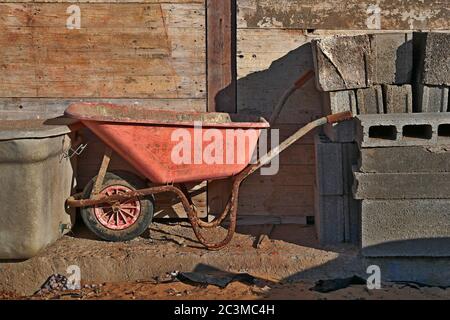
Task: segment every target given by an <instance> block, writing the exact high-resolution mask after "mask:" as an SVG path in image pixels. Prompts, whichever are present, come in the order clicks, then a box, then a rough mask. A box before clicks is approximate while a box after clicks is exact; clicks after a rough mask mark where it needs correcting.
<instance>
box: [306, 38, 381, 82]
mask: <svg viewBox="0 0 450 320" xmlns="http://www.w3.org/2000/svg"><path fill="white" fill-rule="evenodd" d="M312 49H313V58H314V66H315V70H316V85H317V88H318V89H319V90H320V91H337V90H347V89H356V88H366V87H368V86H369V85H370V83H369V79H370V78H371V77H370V75H371V73H372V70H371V69H370V66H371V63H368V62H369V61H371V60H372V53H371V50H370V41H369V37H368V36H367V35H358V36H334V37H327V38H322V39H318V40H313V41H312Z"/></svg>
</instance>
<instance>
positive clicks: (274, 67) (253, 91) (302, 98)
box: [237, 43, 321, 125]
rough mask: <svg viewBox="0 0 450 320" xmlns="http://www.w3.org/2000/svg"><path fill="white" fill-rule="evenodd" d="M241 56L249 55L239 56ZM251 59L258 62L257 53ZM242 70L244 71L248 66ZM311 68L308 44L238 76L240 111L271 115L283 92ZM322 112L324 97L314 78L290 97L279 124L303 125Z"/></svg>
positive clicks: (311, 60)
mask: <svg viewBox="0 0 450 320" xmlns="http://www.w3.org/2000/svg"><path fill="white" fill-rule="evenodd" d="M238 59H248V58H246V57H245V56H242V55H241V56H239V55H238ZM252 59H253V60H255V61H254V62H255V65H257V63H258V59H259V58H258V56H257V55H253V57H252ZM238 64H239V61H238ZM241 64H245V62H242V63H241ZM242 69H244V70H245V66H243V67H242ZM311 69H314V63H313V58H312V49H311V44H310V43H306V44H303V45H301V46H300V47H298V48H296V49H294V50H292V51H290V52H289V53H288V54H287V55H285V56H283V57H281V58H279V59H277V60H275V61H273V62H272V64H271V65H270V67H269V68H268V69H266V70H263V71H257V72H254V73H250V74H248V75H246V76H244V77H242V78H240V79H238V81H237V106H238V107H237V109H238V112H239V113H249V114H254V115H260V116H263V117H265V118H270V116H271V114H272V110H273V108H274V107H275V105H276V103H277V102H278V100H279V98H280V97H281V96H282V95H283V93H284V91H285V90H287V89H288V88H289V87H290V86H291V85H292V84H294V83H295V81H297V80H298V79H299V78H300V76H301V75H303V74H304V73H305V72H307V71H308V70H311ZM320 115H321V96H320V93H319V92H318V91H317V89H316V88H315V84H314V81H310V82H308V83H307V84H306V85H305V87H304V88H303V89H301V90H299V91H298V92H296V93H294V95H293V96H292V97H291V98H290V99H289V101H288V103H287V104H286V106H285V109H284V110H283V111H282V112H281V114H280V118H279V121H278V123H280V124H298V125H300V124H303V123H307V122H309V121H311V120H313V119H315V118H316V117H317V116H320Z"/></svg>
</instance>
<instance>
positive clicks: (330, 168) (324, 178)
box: [314, 135, 344, 195]
mask: <svg viewBox="0 0 450 320" xmlns="http://www.w3.org/2000/svg"><path fill="white" fill-rule="evenodd" d="M314 144H315V152H316V183H317V191H318V192H319V194H320V195H343V194H344V186H343V178H342V177H343V167H342V145H341V144H340V143H333V142H331V141H330V140H329V139H328V138H327V137H325V136H324V135H317V136H316V137H315V140H314Z"/></svg>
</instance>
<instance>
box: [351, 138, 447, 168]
mask: <svg viewBox="0 0 450 320" xmlns="http://www.w3.org/2000/svg"><path fill="white" fill-rule="evenodd" d="M360 153H361V157H360V159H359V166H358V170H359V171H360V172H366V173H396V172H405V173H408V172H409V173H413V172H446V171H447V172H450V145H448V146H445V145H439V146H434V147H433V146H429V147H420V146H419V147H414V146H412V147H390V148H363V149H361V150H360Z"/></svg>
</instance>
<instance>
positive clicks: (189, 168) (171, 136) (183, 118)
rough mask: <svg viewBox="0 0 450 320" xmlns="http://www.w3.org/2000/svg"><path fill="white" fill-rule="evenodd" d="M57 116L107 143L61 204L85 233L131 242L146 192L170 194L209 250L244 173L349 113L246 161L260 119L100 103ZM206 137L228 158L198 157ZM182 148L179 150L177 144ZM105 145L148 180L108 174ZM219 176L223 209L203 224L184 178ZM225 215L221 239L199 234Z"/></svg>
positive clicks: (146, 216)
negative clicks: (227, 183) (228, 186)
mask: <svg viewBox="0 0 450 320" xmlns="http://www.w3.org/2000/svg"><path fill="white" fill-rule="evenodd" d="M312 76H313V73H312V72H308V73H307V74H306V75H304V76H303V77H302V78H300V79H299V80H298V81H297V82H296V83H295V84H294V85H293V86H292V88H290V89H289V90H288V91H287V93H286V94H285V95H284V96H283V97H282V99H281V101H280V103H279V104H278V105H277V107H276V108H275V110H274V112H273V115H272V118H271V123H274V122H275V120H276V119H277V117H278V114H279V113H280V111H281V109H282V107H283V105H284V104H285V102H286V100H287V99H288V97H289V95H290V94H291V93H292V92H294V91H295V90H297V89H298V88H300V87H301V86H302V85H303V84H304V83H306V81H308V80H309V79H310V78H312ZM65 115H66V116H68V117H70V118H75V119H78V120H79V121H80V122H81V123H82V124H83V125H84V126H86V127H87V128H89V129H90V130H91V131H92V132H93V133H94V134H95V135H96V136H98V137H99V138H100V140H102V141H103V142H104V143H105V145H106V146H107V147H106V150H105V152H104V156H103V161H102V164H101V166H100V168H99V171H98V175H97V176H96V177H94V178H93V179H92V180H91V181H90V182H89V183H88V185H87V186H86V187H85V189H84V191H83V192H82V193H78V194H75V195H73V196H71V197H70V198H69V199H67V202H66V204H67V205H68V206H70V207H78V208H80V212H81V216H82V219H83V221H84V222H85V224H86V225H87V227H88V228H89V229H90V230H91V231H92V232H93V233H95V234H96V235H97V236H99V237H100V238H102V239H104V240H108V241H127V240H131V239H133V238H135V237H137V236H139V235H141V234H142V233H143V232H144V231H145V230H146V229H147V228H148V226H149V224H150V223H151V221H152V218H153V210H154V202H155V199H154V195H156V194H160V193H173V194H175V195H176V196H177V197H178V198H179V199H180V201H181V203H182V205H183V208H184V210H185V211H186V214H187V217H188V219H189V222H190V224H191V226H192V228H193V231H194V233H195V236H196V237H197V239H198V240H199V242H200V243H201V244H202V245H204V246H205V247H206V248H208V249H210V250H218V249H221V248H223V247H224V246H226V245H227V244H228V243H229V242H230V241H231V240H232V237H233V235H234V232H235V229H236V218H237V206H238V197H239V187H240V186H241V183H242V182H243V181H244V180H245V179H246V178H247V177H248V176H249V175H251V174H252V173H254V172H255V171H257V170H258V169H260V168H261V167H263V166H264V165H266V164H268V163H270V161H271V160H272V159H273V158H275V157H276V156H278V155H279V154H280V153H281V152H283V151H284V150H286V148H288V147H289V146H291V145H292V144H293V143H295V142H296V141H297V140H299V139H300V138H302V137H303V136H304V135H305V134H307V133H308V132H310V131H311V130H313V129H314V128H317V127H319V126H321V125H323V124H326V123H336V122H340V121H344V120H347V119H350V118H352V116H353V115H352V114H351V113H350V112H343V113H339V114H334V115H330V116H327V117H323V118H320V119H317V120H315V121H312V122H311V123H309V124H307V125H306V126H304V127H303V128H301V129H299V130H298V131H297V132H295V133H294V134H293V135H292V136H290V137H289V138H287V139H286V140H285V141H283V142H282V143H281V144H280V145H279V146H278V147H276V148H274V149H272V150H270V151H269V152H267V153H266V154H265V155H263V156H262V157H260V158H259V159H257V160H256V161H251V160H252V157H251V155H252V154H253V152H254V151H255V149H256V147H257V143H258V139H259V136H260V134H261V131H262V130H264V129H268V128H269V127H270V124H269V122H267V121H266V120H264V119H263V118H259V117H251V116H246V117H243V116H239V115H236V114H226V113H206V112H177V111H165V110H150V109H148V108H145V107H141V106H136V105H133V106H123V105H114V104H105V103H75V104H72V105H70V106H69V108H68V109H67V110H66V112H65ZM205 136H208V139H205ZM183 138H184V140H183ZM239 139H240V144H239ZM213 140H214V143H213V145H214V146H215V147H216V148H215V150H214V152H211V155H212V157H213V158H214V159H215V160H220V159H221V156H222V159H224V158H226V159H227V160H231V161H211V159H203V158H202V155H204V152H205V149H207V148H208V147H209V148H211V143H212V141H213ZM183 146H185V147H186V146H187V148H185V149H183V148H182V147H183ZM189 150H191V152H190V151H189ZM113 151H114V152H115V153H117V154H118V155H120V156H121V157H122V158H123V159H125V160H126V161H127V162H128V163H129V164H130V165H131V166H132V167H133V168H134V169H136V171H137V172H138V173H140V175H142V176H143V177H145V178H147V179H148V180H149V181H150V182H151V186H150V185H149V184H148V183H146V182H145V181H142V179H140V178H138V177H137V176H134V175H133V174H131V173H125V172H121V173H114V172H109V171H108V166H109V162H110V159H111V155H112V152H113ZM230 154H231V155H233V156H230ZM238 158H239V159H238ZM225 178H231V179H232V190H231V196H230V198H229V199H228V202H227V204H226V207H225V209H224V211H223V212H222V213H221V214H220V215H219V216H217V217H216V218H215V219H214V220H213V221H211V222H206V221H203V220H201V219H200V218H198V215H197V212H196V208H195V206H194V204H193V202H192V199H191V197H190V195H189V192H188V189H187V187H186V184H187V183H192V182H195V183H197V182H203V181H213V180H219V179H225ZM228 216H229V220H230V222H229V225H228V232H227V235H226V237H225V238H224V239H223V240H221V241H218V242H215V243H211V242H209V241H208V240H206V239H205V237H204V236H203V233H202V229H208V228H215V227H218V226H219V225H220V224H221V223H222V222H223V221H224V220H225V218H227V217H228Z"/></svg>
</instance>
